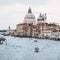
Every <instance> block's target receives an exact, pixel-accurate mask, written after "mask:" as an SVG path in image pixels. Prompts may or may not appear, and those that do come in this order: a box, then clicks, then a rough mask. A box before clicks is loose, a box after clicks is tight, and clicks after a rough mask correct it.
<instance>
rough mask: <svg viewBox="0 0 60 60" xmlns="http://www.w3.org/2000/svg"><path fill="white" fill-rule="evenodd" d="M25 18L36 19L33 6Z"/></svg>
mask: <svg viewBox="0 0 60 60" xmlns="http://www.w3.org/2000/svg"><path fill="white" fill-rule="evenodd" d="M24 19H35V16H34V14H33V13H32V11H31V8H29V10H28V13H27V14H26V15H25V17H24Z"/></svg>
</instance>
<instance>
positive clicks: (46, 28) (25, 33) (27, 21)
mask: <svg viewBox="0 0 60 60" xmlns="http://www.w3.org/2000/svg"><path fill="white" fill-rule="evenodd" d="M46 20H47V16H46V13H45V14H42V13H40V14H39V16H38V17H37V19H36V17H35V15H34V14H33V12H32V9H31V7H29V9H28V12H27V14H26V15H25V16H24V21H23V23H20V24H17V25H16V29H15V31H14V35H16V36H22V37H35V38H46V37H50V36H51V35H53V34H52V33H54V32H56V31H60V26H59V25H58V24H55V23H47V21H46ZM54 34H55V33H54Z"/></svg>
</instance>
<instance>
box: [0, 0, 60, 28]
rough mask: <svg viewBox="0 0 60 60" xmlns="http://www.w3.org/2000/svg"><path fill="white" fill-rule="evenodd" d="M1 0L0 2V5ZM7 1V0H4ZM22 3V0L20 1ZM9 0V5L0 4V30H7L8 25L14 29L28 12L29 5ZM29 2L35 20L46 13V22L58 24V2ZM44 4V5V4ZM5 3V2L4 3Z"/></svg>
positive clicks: (59, 14)
mask: <svg viewBox="0 0 60 60" xmlns="http://www.w3.org/2000/svg"><path fill="white" fill-rule="evenodd" d="M1 1H2V0H0V3H3V2H1ZM6 1H7V0H6ZM22 1H23V0H22ZM22 1H17V0H15V2H14V0H11V1H10V2H9V3H10V4H2V5H1V4H0V29H7V28H8V26H9V25H11V27H12V28H16V24H18V23H22V22H23V20H24V16H25V14H26V13H27V11H28V8H29V4H26V3H23V2H25V1H23V2H22ZM33 2H34V0H33V1H31V5H30V6H31V8H32V11H33V14H34V15H35V17H36V19H37V17H38V16H39V14H40V12H41V13H47V21H48V22H57V23H60V22H59V21H60V7H59V6H60V3H59V2H60V0H46V2H45V0H43V1H42V0H37V3H35V2H36V1H35V2H34V3H33ZM44 2H45V3H44ZM5 3H7V2H5ZM39 3H42V4H39Z"/></svg>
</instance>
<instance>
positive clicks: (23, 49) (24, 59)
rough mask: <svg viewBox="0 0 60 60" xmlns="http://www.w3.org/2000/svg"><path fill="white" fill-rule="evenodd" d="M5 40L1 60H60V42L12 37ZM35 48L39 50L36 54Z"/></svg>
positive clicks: (2, 45) (1, 48)
mask: <svg viewBox="0 0 60 60" xmlns="http://www.w3.org/2000/svg"><path fill="white" fill-rule="evenodd" d="M5 38H6V41H5V42H4V44H1V45H0V60H60V42H59V41H52V40H46V39H35V38H32V39H31V38H20V37H11V36H5ZM34 40H37V42H34ZM6 42H7V45H6ZM35 47H38V48H39V52H35Z"/></svg>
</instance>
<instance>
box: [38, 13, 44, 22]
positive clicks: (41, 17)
mask: <svg viewBox="0 0 60 60" xmlns="http://www.w3.org/2000/svg"><path fill="white" fill-rule="evenodd" d="M37 20H38V21H44V18H43V16H42V15H41V13H40V15H39V17H38V18H37Z"/></svg>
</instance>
